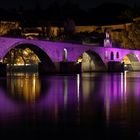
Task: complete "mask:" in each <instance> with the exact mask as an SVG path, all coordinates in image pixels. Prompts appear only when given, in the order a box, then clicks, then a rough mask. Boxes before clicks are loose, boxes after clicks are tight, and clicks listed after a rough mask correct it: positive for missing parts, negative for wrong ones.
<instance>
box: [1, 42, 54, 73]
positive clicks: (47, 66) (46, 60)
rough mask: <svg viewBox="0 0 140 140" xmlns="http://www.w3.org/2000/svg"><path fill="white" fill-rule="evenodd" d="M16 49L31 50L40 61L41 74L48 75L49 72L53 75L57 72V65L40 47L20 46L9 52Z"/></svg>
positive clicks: (31, 45)
mask: <svg viewBox="0 0 140 140" xmlns="http://www.w3.org/2000/svg"><path fill="white" fill-rule="evenodd" d="M14 49H21V50H23V51H25V50H27V49H29V50H31V51H32V52H33V53H34V54H35V55H36V56H37V57H38V59H39V60H38V66H39V72H40V73H47V72H49V73H51V72H55V71H56V68H55V65H54V63H53V62H52V60H51V59H50V57H49V56H48V55H47V54H46V53H45V52H44V51H43V50H42V49H41V48H39V47H38V46H36V45H33V44H20V45H17V46H14V47H12V48H11V50H9V52H10V51H12V50H14ZM9 52H8V53H7V54H6V55H5V57H4V59H5V58H6V57H7V56H8V55H9ZM23 53H27V52H23ZM4 59H3V60H4Z"/></svg>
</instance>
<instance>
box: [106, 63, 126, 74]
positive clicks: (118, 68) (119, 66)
mask: <svg viewBox="0 0 140 140" xmlns="http://www.w3.org/2000/svg"><path fill="white" fill-rule="evenodd" d="M108 71H109V72H123V71H124V64H123V63H121V62H118V61H109V62H108Z"/></svg>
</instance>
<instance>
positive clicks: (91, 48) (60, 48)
mask: <svg viewBox="0 0 140 140" xmlns="http://www.w3.org/2000/svg"><path fill="white" fill-rule="evenodd" d="M18 47H19V48H22V47H23V48H25V47H28V48H30V49H31V50H32V51H34V52H35V53H36V54H37V56H38V57H39V58H40V60H41V62H42V63H41V65H42V66H43V67H42V68H43V69H46V71H59V69H60V64H61V63H63V64H64V63H65V64H66V65H64V67H65V66H66V67H69V68H72V67H71V64H73V65H78V64H81V70H82V71H105V70H107V69H108V64H109V63H118V64H122V63H123V62H124V63H126V64H125V65H127V64H128V62H125V61H124V58H126V56H127V59H128V60H129V65H131V69H132V70H140V64H139V61H140V51H139V50H130V49H122V48H115V46H113V47H104V46H98V45H86V44H73V43H65V42H55V41H47V40H35V39H34V40H30V39H23V38H7V37H0V59H1V61H2V60H3V59H4V57H5V56H6V54H7V53H8V52H9V51H10V50H11V49H13V48H18ZM70 63H71V64H70ZM124 63H123V64H124Z"/></svg>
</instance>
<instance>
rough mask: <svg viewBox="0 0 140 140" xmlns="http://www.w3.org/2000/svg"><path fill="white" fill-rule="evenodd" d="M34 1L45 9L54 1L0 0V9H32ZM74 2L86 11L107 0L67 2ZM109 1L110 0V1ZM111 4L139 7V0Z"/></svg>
mask: <svg viewBox="0 0 140 140" xmlns="http://www.w3.org/2000/svg"><path fill="white" fill-rule="evenodd" d="M36 1H37V2H38V3H40V5H41V6H42V7H43V8H45V7H47V5H48V4H49V3H51V2H53V1H56V0H0V8H7V9H9V8H10V9H11V8H17V7H19V5H23V6H24V7H26V8H31V7H32V8H33V7H34V6H35V3H36ZM64 1H66V0H57V2H59V3H63V2H64ZM69 1H73V2H76V3H78V4H79V5H80V7H82V8H84V9H88V8H91V7H96V6H98V5H100V4H101V3H104V2H108V1H109V0H69ZM110 1H111V0H110ZM111 2H119V3H124V4H128V5H130V6H133V5H140V0H112V1H111Z"/></svg>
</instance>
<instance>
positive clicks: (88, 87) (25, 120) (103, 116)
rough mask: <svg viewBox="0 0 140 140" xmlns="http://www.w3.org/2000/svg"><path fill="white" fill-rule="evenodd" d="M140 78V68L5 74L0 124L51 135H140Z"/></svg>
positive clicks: (0, 83)
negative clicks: (63, 72)
mask: <svg viewBox="0 0 140 140" xmlns="http://www.w3.org/2000/svg"><path fill="white" fill-rule="evenodd" d="M139 82H140V73H139V72H137V73H135V72H125V73H111V74H110V73H90V74H89V73H83V74H81V75H79V74H74V75H61V76H60V75H55V76H46V77H38V75H35V74H31V75H29V74H23V75H14V76H12V77H9V76H8V77H7V78H4V79H3V78H1V80H0V124H2V125H1V127H0V128H2V130H3V131H4V130H5V132H6V131H7V129H6V128H12V130H14V131H15V130H16V131H15V132H17V131H21V132H22V131H24V130H32V131H33V133H34V132H41V133H44V134H45V133H46V131H47V133H48V135H49V134H50V133H51V134H54V133H61V134H62V132H63V134H68V135H71V134H78V135H81V136H82V135H84V134H85V131H87V132H86V134H88V135H89V136H93V133H94V134H95V135H96V134H99V133H102V136H105V137H106V136H113V135H114V134H115V137H117V138H120V137H121V136H138V133H139V128H140V127H139V126H140V110H139V106H140V92H139V91H140V86H139ZM3 128H5V129H3ZM18 128H21V129H19V130H18ZM32 128H34V129H32ZM62 130H63V131H62ZM32 131H29V133H32ZM99 136H100V135H99Z"/></svg>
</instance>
